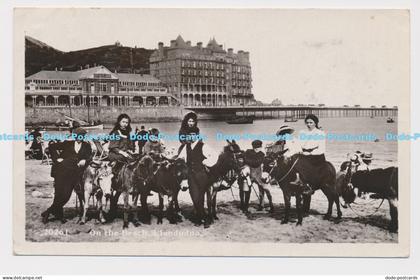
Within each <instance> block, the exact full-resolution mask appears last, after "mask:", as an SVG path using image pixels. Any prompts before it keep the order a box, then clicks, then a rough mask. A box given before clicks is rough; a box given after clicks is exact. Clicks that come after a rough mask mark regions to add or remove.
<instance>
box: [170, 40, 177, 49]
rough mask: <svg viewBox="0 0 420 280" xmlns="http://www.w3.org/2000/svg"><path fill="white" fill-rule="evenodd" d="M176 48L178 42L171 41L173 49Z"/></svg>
mask: <svg viewBox="0 0 420 280" xmlns="http://www.w3.org/2000/svg"><path fill="white" fill-rule="evenodd" d="M175 47H176V40H171V48H175Z"/></svg>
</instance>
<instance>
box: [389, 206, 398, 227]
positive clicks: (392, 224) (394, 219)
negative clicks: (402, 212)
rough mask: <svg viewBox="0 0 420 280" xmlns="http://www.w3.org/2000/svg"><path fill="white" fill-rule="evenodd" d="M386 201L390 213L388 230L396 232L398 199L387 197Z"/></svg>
mask: <svg viewBox="0 0 420 280" xmlns="http://www.w3.org/2000/svg"><path fill="white" fill-rule="evenodd" d="M388 202H389V212H390V215H391V222H390V224H389V231H390V232H398V199H397V198H392V199H388Z"/></svg>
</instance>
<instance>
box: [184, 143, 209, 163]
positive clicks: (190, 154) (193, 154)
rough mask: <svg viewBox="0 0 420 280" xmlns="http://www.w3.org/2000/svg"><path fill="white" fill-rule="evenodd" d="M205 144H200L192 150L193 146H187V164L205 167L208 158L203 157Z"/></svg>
mask: <svg viewBox="0 0 420 280" xmlns="http://www.w3.org/2000/svg"><path fill="white" fill-rule="evenodd" d="M203 145H204V144H203V142H202V141H198V143H197V144H196V145H195V146H194V148H193V149H191V144H186V149H187V164H189V165H203V160H205V159H206V157H205V156H204V155H203Z"/></svg>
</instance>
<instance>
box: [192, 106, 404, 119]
mask: <svg viewBox="0 0 420 280" xmlns="http://www.w3.org/2000/svg"><path fill="white" fill-rule="evenodd" d="M185 109H187V110H191V111H194V112H196V113H198V114H204V115H213V116H229V115H237V116H254V117H255V118H257V119H282V118H285V117H290V118H295V119H303V118H305V116H306V115H307V114H315V115H317V116H318V117H320V118H352V117H354V118H358V117H397V116H398V108H397V107H392V108H390V107H385V106H382V107H374V106H371V107H360V106H354V107H349V106H272V105H259V106H223V107H215V106H186V107H185Z"/></svg>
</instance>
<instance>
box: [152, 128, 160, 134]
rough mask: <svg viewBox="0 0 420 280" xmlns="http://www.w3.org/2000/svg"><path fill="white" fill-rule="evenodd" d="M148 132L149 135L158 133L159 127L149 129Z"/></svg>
mask: <svg viewBox="0 0 420 280" xmlns="http://www.w3.org/2000/svg"><path fill="white" fill-rule="evenodd" d="M150 134H151V135H158V134H159V129H157V128H152V129H150Z"/></svg>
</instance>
